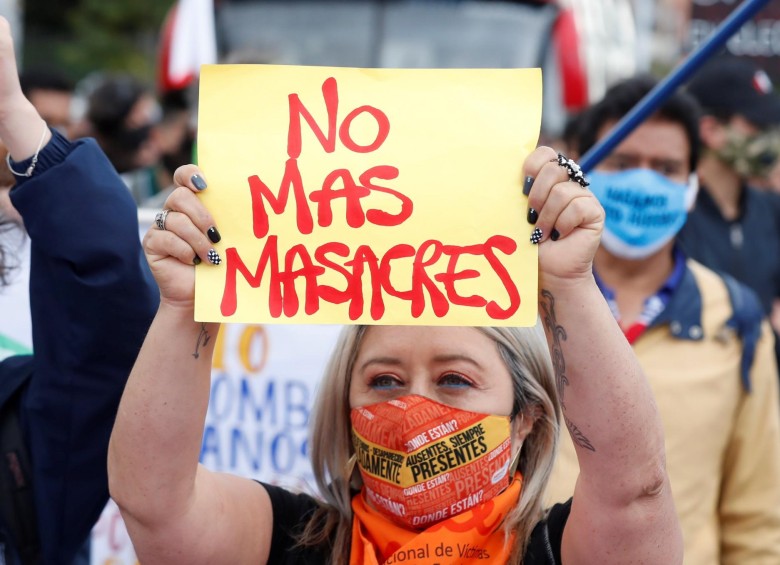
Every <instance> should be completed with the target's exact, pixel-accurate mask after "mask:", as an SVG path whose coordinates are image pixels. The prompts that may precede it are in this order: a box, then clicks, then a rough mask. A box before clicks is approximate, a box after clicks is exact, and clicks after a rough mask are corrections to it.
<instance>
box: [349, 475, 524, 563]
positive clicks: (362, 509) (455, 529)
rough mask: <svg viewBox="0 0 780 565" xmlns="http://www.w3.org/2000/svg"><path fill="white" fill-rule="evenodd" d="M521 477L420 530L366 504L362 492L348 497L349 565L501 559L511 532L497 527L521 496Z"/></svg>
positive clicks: (509, 548)
mask: <svg viewBox="0 0 780 565" xmlns="http://www.w3.org/2000/svg"><path fill="white" fill-rule="evenodd" d="M521 484H522V477H521V476H520V473H517V474H516V475H515V480H514V481H512V483H511V484H510V485H509V487H508V488H507V489H506V490H505V491H504V492H502V493H501V494H499V495H497V496H495V497H493V498H491V499H490V500H488V501H486V502H483V503H482V504H479V505H477V506H475V507H474V508H472V509H471V510H467V511H466V512H463V513H462V514H458V515H457V516H453V517H451V518H448V519H447V520H443V521H441V522H439V523H438V524H434V525H433V526H431V527H430V528H428V529H427V530H423V531H421V532H417V531H412V530H407V529H405V528H403V527H401V526H399V525H397V524H396V523H395V522H393V521H391V520H389V519H387V518H385V517H384V516H382V515H381V514H379V513H378V512H376V511H375V510H373V509H371V508H370V507H369V506H368V505H367V504H366V501H365V496H364V495H363V493H362V492H361V493H360V494H358V495H356V496H355V497H354V498H353V499H352V511H353V512H354V518H353V519H352V547H351V550H350V558H349V562H350V565H361V564H365V565H396V564H398V563H415V564H419V565H447V564H453V565H454V564H456V563H457V564H466V563H475V564H480V565H481V564H484V563H506V562H507V560H508V559H509V555H510V553H511V552H512V544H513V542H514V537H512V538H510V539H509V540H508V541H507V539H506V537H505V535H504V530H503V528H502V527H501V524H502V522H503V521H504V518H505V517H506V515H507V514H509V512H510V511H511V510H512V509H513V508H514V506H515V504H517V501H518V499H519V498H520V486H521Z"/></svg>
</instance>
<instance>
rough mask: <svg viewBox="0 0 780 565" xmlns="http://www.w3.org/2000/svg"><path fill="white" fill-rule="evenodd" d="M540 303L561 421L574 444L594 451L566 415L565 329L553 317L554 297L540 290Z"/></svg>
mask: <svg viewBox="0 0 780 565" xmlns="http://www.w3.org/2000/svg"><path fill="white" fill-rule="evenodd" d="M541 294H542V298H543V300H542V303H541V305H540V306H541V308H542V310H543V312H544V314H543V319H542V322H543V323H544V326H545V327H546V328H547V332H548V333H549V335H550V340H551V347H550V354H551V356H552V364H553V370H554V371H555V387H556V388H557V389H558V400H559V401H560V403H561V410H562V411H563V420H564V422H566V427H567V428H568V430H569V433H570V434H571V437H572V440H573V441H574V443H575V444H577V445H579V446H580V447H582V448H584V449H588V450H590V451H596V448H595V447H593V444H592V443H590V440H589V439H588V438H587V437H585V435H584V434H583V433H582V431H580V429H579V428H578V427H577V425H576V424H575V423H574V422H572V421H571V420H569V417H568V416H567V415H566V402H565V401H564V393H565V391H566V387H567V386H569V379H568V377H567V376H566V359H564V357H563V348H562V346H561V343H562V342H564V341H566V338H567V335H566V329H565V328H564V327H563V326H561V325H559V324H558V321H557V319H556V317H555V297H554V296H553V295H552V293H551V292H550V291H549V290H544V289H542V292H541Z"/></svg>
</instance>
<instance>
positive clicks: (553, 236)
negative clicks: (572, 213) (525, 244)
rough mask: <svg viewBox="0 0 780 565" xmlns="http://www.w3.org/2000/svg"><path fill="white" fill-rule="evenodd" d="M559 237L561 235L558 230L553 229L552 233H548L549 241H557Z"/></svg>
mask: <svg viewBox="0 0 780 565" xmlns="http://www.w3.org/2000/svg"><path fill="white" fill-rule="evenodd" d="M559 237H561V234H560V232H559V231H558V230H556V229H555V228H553V231H551V232H550V239H552V240H553V241H558V238H559Z"/></svg>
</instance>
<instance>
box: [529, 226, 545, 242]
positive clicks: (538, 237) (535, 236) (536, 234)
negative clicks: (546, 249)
mask: <svg viewBox="0 0 780 565" xmlns="http://www.w3.org/2000/svg"><path fill="white" fill-rule="evenodd" d="M543 235H544V232H543V231H542V230H540V229H539V228H534V231H533V233H532V234H531V243H533V244H534V245H536V244H537V243H539V242H540V241H542V236H543Z"/></svg>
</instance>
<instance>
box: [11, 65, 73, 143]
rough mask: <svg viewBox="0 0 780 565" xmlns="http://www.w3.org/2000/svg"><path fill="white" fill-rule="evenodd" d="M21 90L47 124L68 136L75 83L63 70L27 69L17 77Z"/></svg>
mask: <svg viewBox="0 0 780 565" xmlns="http://www.w3.org/2000/svg"><path fill="white" fill-rule="evenodd" d="M19 82H20V83H21V85H22V92H23V93H24V95H25V96H26V97H27V99H28V100H29V101H30V102H31V103H32V105H33V106H35V109H36V110H38V113H39V114H40V115H41V117H42V118H43V119H44V120H46V123H47V124H49V126H51V127H53V128H55V129H57V130H58V131H59V132H60V133H62V134H63V135H64V136H66V137H69V136H70V133H71V131H70V130H71V127H72V121H73V120H72V118H73V93H74V89H75V85H74V83H73V81H71V80H70V79H69V78H68V77H67V76H66V75H65V74H64V73H63V72H61V71H57V70H52V69H28V70H25V71H24V72H23V73H22V74H21V76H20V77H19Z"/></svg>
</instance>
